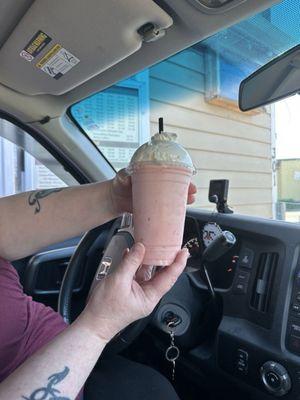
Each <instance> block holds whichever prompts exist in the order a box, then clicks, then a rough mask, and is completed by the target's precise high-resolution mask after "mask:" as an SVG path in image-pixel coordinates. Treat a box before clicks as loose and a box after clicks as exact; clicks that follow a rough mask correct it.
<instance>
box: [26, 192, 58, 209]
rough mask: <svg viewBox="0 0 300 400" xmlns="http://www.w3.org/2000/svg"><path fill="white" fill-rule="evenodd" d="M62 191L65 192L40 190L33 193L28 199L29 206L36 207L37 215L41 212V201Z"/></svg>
mask: <svg viewBox="0 0 300 400" xmlns="http://www.w3.org/2000/svg"><path fill="white" fill-rule="evenodd" d="M61 190H63V188H58V189H47V190H38V191H36V192H32V193H30V195H29V197H28V204H29V205H30V206H35V210H34V213H35V214H37V213H39V212H40V211H41V203H40V200H41V199H43V198H45V197H47V196H49V195H50V194H52V193H57V192H60V191H61Z"/></svg>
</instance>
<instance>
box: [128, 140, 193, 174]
mask: <svg viewBox="0 0 300 400" xmlns="http://www.w3.org/2000/svg"><path fill="white" fill-rule="evenodd" d="M176 139H177V135H176V134H175V133H168V132H161V133H156V134H155V135H154V136H152V137H151V139H150V140H149V142H147V143H144V144H143V145H142V146H140V147H139V148H138V149H137V150H136V151H135V153H134V154H133V156H132V158H131V161H130V164H129V170H132V168H133V166H134V165H136V164H142V163H151V164H159V165H178V166H183V167H186V168H190V169H192V170H193V171H194V170H195V168H194V165H193V161H192V159H191V157H190V155H189V153H188V152H187V151H186V150H185V149H184V148H183V147H182V146H181V145H180V144H178V143H175V141H176Z"/></svg>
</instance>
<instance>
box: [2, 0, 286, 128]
mask: <svg viewBox="0 0 300 400" xmlns="http://www.w3.org/2000/svg"><path fill="white" fill-rule="evenodd" d="M197 1H198V0H157V1H155V2H154V1H152V0H101V1H100V0H84V1H82V0H60V1H59V2H58V1H57V2H53V1H52V0H36V1H32V0H1V3H0V22H1V23H0V27H1V28H0V108H1V109H2V110H3V111H6V112H8V113H11V114H13V115H15V116H16V117H17V118H19V119H21V120H22V121H23V122H34V121H39V120H41V119H43V118H44V117H45V116H49V117H50V118H57V117H59V116H61V115H62V114H63V113H64V112H65V110H66V108H67V107H68V106H69V105H70V104H72V103H74V102H76V101H78V100H80V99H81V98H84V97H86V96H88V95H90V94H92V93H94V92H96V91H99V90H101V89H104V88H105V87H108V86H110V85H111V84H113V83H114V82H116V81H118V80H120V79H123V78H125V77H128V76H130V75H132V74H134V73H136V72H138V71H140V70H142V69H144V68H146V67H148V66H150V65H153V64H155V63H156V62H158V61H160V60H162V59H165V58H166V57H168V56H170V55H172V54H174V53H176V52H178V51H180V50H182V49H184V48H186V47H189V46H191V45H192V44H194V43H196V42H199V41H200V40H202V39H205V38H206V37H208V36H210V35H212V34H213V33H215V32H217V31H219V30H221V29H223V28H225V27H227V26H230V25H232V24H234V23H236V22H238V21H239V20H241V19H244V18H246V17H248V16H250V15H252V14H255V13H257V12H259V11H262V10H263V9H265V8H268V7H270V6H271V5H272V4H274V3H278V2H279V1H278V0H260V1H256V0H241V1H239V0H233V2H232V3H231V4H232V5H234V7H231V8H229V9H226V7H225V8H224V9H221V10H220V11H219V12H217V13H212V12H208V10H205V9H201V8H199V7H196V6H195V3H197ZM148 22H151V23H153V24H154V25H155V26H156V27H158V28H159V29H161V30H165V31H166V34H165V36H163V37H161V38H160V39H158V40H156V41H153V42H150V43H145V42H143V40H142V36H141V35H140V34H139V33H138V32H137V30H138V29H139V28H140V27H141V26H143V25H145V24H146V23H148ZM39 32H42V34H43V33H45V34H46V36H44V42H43V43H42V45H41V46H40V48H38V50H37V51H36V53H37V54H35V53H33V54H32V58H33V59H32V60H30V61H28V58H27V59H26V57H27V56H28V53H27V50H28V46H29V45H30V44H32V42H33V41H34V39H35V38H36V37H37V35H38V34H39ZM55 46H56V47H55ZM60 50H61V51H64V50H66V51H67V53H66V54H67V55H69V56H70V55H71V56H74V58H73V60H74V59H75V63H74V65H71V64H64V65H63V67H61V71H62V73H63V72H64V71H65V70H67V72H65V74H64V75H62V73H61V74H59V76H55V77H54V78H53V77H52V76H50V75H49V73H48V72H46V71H45V70H48V69H47V67H51V65H52V64H51V61H53V62H54V60H55V59H56V63H60V60H59V58H58V55H59V54H60V53H59V54H58V52H59V51H60ZM23 51H26V53H25V55H24V52H23ZM20 53H22V56H21V55H20ZM55 54H57V56H56V58H55V57H53V55H55ZM61 56H62V55H61ZM56 65H57V64H56ZM60 65H61V64H60ZM69 67H70V69H69V70H68V68H69ZM57 78H59V79H57Z"/></svg>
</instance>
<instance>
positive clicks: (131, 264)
mask: <svg viewBox="0 0 300 400" xmlns="http://www.w3.org/2000/svg"><path fill="white" fill-rule="evenodd" d="M144 256H145V246H144V245H143V244H142V243H135V244H134V245H133V246H132V248H131V249H130V250H129V251H128V253H127V254H125V256H124V258H123V260H122V262H121V264H120V267H119V270H118V273H119V274H122V275H123V277H124V278H125V279H126V278H128V279H129V280H132V279H133V278H134V276H135V274H136V272H137V270H138V269H139V267H140V265H141V264H142V263H143V259H144Z"/></svg>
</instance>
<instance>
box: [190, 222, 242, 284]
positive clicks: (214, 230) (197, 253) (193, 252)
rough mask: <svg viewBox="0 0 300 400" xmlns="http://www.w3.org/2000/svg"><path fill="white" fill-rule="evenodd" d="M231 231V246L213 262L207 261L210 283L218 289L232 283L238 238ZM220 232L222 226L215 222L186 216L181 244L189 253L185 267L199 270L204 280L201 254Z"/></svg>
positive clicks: (238, 243) (238, 245)
mask: <svg viewBox="0 0 300 400" xmlns="http://www.w3.org/2000/svg"><path fill="white" fill-rule="evenodd" d="M231 232H232V233H233V234H234V236H235V238H236V243H235V245H234V246H233V248H232V249H231V250H230V251H228V252H227V253H226V254H224V256H222V257H220V258H219V259H218V260H216V261H215V262H213V263H207V267H208V270H209V274H210V278H211V281H212V284H213V286H214V287H215V288H218V289H228V288H229V287H230V286H231V285H232V281H233V278H234V276H235V271H236V267H237V264H238V260H239V251H240V242H239V238H238V236H237V235H236V234H235V232H233V231H231ZM220 233H222V228H221V227H220V226H219V225H218V224H217V223H216V222H209V221H208V222H205V223H200V222H198V221H197V220H196V219H195V218H191V217H188V218H187V219H186V224H185V231H184V237H183V246H184V247H186V248H187V249H188V250H189V253H190V257H189V259H188V262H187V267H188V268H189V269H190V270H191V271H193V270H194V271H199V274H200V276H201V278H202V280H204V281H205V277H204V272H203V269H202V268H201V263H202V254H203V251H204V250H205V249H206V248H207V247H208V246H209V244H210V243H212V241H213V240H214V239H215V238H216V237H217V236H218V235H219V234H220Z"/></svg>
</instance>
